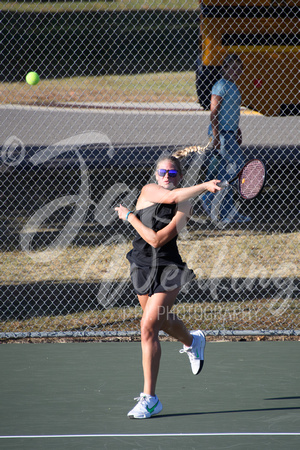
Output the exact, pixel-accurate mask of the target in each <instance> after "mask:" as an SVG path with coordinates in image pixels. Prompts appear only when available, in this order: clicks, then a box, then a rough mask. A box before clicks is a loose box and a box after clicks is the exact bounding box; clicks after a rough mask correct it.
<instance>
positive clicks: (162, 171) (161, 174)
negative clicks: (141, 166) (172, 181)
mask: <svg viewBox="0 0 300 450" xmlns="http://www.w3.org/2000/svg"><path fill="white" fill-rule="evenodd" d="M157 173H158V176H159V177H164V176H165V175H166V173H168V174H169V177H170V178H175V177H176V176H177V175H178V171H177V170H174V169H171V170H166V169H157Z"/></svg>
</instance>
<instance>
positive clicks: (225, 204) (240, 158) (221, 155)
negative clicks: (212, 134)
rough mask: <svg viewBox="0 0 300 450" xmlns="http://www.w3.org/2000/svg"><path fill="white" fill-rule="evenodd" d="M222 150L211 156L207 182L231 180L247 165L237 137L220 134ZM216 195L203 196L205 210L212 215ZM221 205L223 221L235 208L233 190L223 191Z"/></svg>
mask: <svg viewBox="0 0 300 450" xmlns="http://www.w3.org/2000/svg"><path fill="white" fill-rule="evenodd" d="M220 143H221V148H220V150H219V151H218V152H216V154H214V155H212V156H211V159H210V162H209V167H208V171H207V176H206V181H208V180H212V179H219V180H221V181H224V180H228V181H229V180H231V178H233V177H234V175H237V174H238V172H239V171H240V169H241V168H242V167H243V165H244V164H245V159H244V155H243V152H242V150H241V148H240V146H239V145H238V143H237V141H236V135H235V133H232V132H228V133H225V132H221V133H220ZM214 197H215V194H212V193H211V192H207V193H205V194H204V195H203V196H202V201H203V203H204V208H205V210H206V212H207V213H208V214H211V213H212V202H213V199H214ZM219 198H220V204H219V205H218V215H219V219H220V220H222V219H224V218H225V217H227V216H228V215H229V214H232V208H233V207H234V201H233V189H232V187H230V186H229V187H227V188H225V189H224V190H222V191H221V194H220V196H219Z"/></svg>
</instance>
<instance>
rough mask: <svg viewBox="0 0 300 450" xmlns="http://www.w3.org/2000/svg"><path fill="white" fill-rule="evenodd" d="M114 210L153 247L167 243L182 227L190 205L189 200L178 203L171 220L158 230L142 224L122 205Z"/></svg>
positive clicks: (188, 213)
mask: <svg viewBox="0 0 300 450" xmlns="http://www.w3.org/2000/svg"><path fill="white" fill-rule="evenodd" d="M115 210H116V211H118V213H119V217H120V218H121V219H123V220H125V218H127V220H128V221H129V222H130V224H131V225H132V226H133V227H134V229H135V230H136V231H137V232H138V233H139V235H140V236H141V237H142V238H143V239H144V240H145V241H146V242H147V243H148V244H149V245H151V246H152V247H154V248H159V247H162V246H163V245H165V244H167V243H168V242H169V241H170V240H171V239H173V238H174V237H175V236H176V235H177V234H178V233H179V232H180V231H181V230H182V229H183V228H184V226H185V225H186V223H187V220H188V218H189V216H190V212H191V205H190V203H189V202H185V203H183V204H181V205H179V208H178V211H177V212H176V214H175V216H174V217H173V219H172V220H171V222H170V223H169V224H168V225H167V226H165V227H164V228H162V229H161V230H159V231H154V230H152V229H151V228H149V227H147V226H146V225H144V224H143V223H142V222H141V221H140V219H138V218H137V217H136V216H135V215H134V214H132V213H129V211H128V209H127V208H125V207H124V206H122V205H120V206H118V207H116V208H115ZM128 213H129V214H128Z"/></svg>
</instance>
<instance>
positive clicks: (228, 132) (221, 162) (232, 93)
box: [202, 54, 251, 225]
mask: <svg viewBox="0 0 300 450" xmlns="http://www.w3.org/2000/svg"><path fill="white" fill-rule="evenodd" d="M222 71H223V77H222V78H221V79H220V80H218V81H217V82H216V83H215V84H214V86H213V88H212V95H211V106H210V110H211V114H210V125H209V130H208V134H209V135H210V136H211V137H212V139H213V147H214V154H213V155H212V157H211V158H210V163H209V167H208V171H207V180H209V179H212V178H218V179H221V180H228V181H229V180H230V179H231V178H233V176H234V175H235V174H237V173H238V172H239V170H240V169H241V168H242V167H243V165H244V164H245V160H244V155H243V152H242V150H241V147H240V146H241V144H242V132H241V129H240V126H239V122H240V108H241V94H240V91H239V89H238V87H237V85H236V83H235V82H236V80H237V79H238V78H239V76H240V75H241V73H242V71H243V64H242V61H241V59H240V58H239V56H238V55H236V54H230V55H227V56H226V57H225V58H224V60H223V64H222ZM213 197H214V196H213V194H211V193H210V192H207V193H205V194H204V195H203V196H202V206H203V209H204V211H205V213H206V214H207V215H209V216H210V217H211V218H212V220H213V221H216V220H217V221H220V222H221V224H223V225H228V224H235V223H248V222H250V221H251V218H250V217H247V216H245V215H243V214H241V213H240V212H239V211H238V209H237V207H236V205H235V204H234V199H233V190H232V187H230V186H229V187H227V188H226V189H224V190H222V191H221V192H219V193H218V194H217V196H216V197H215V198H214V200H213Z"/></svg>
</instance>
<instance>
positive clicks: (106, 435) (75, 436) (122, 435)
mask: <svg viewBox="0 0 300 450" xmlns="http://www.w3.org/2000/svg"><path fill="white" fill-rule="evenodd" d="M191 436H215V437H217V436H229V437H233V436H300V432H296V433H288V432H282V433H280V432H278V433H263V432H261V433H251V432H249V433H140V434H130V433H128V434H44V435H20V436H0V439H53V438H61V439H66V438H103V437H116V438H120V437H130V438H132V437H191Z"/></svg>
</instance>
